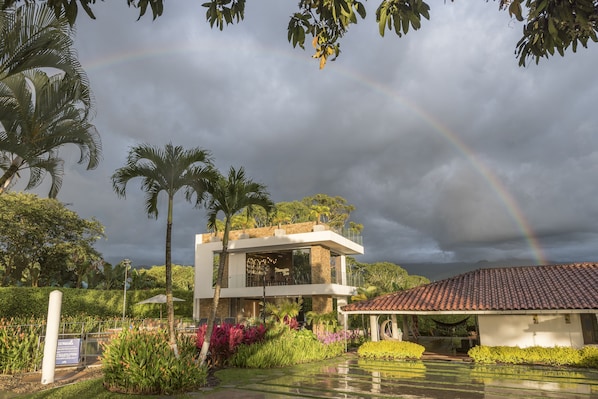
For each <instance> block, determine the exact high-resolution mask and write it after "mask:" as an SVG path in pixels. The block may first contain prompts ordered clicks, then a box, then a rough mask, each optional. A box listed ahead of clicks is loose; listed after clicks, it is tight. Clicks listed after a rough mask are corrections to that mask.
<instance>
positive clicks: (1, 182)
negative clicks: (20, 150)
mask: <svg viewBox="0 0 598 399" xmlns="http://www.w3.org/2000/svg"><path fill="white" fill-rule="evenodd" d="M22 163H23V158H21V157H15V159H13V161H12V162H11V164H10V166H9V167H8V169H6V171H5V172H4V174H3V175H2V176H0V194H2V193H3V192H4V191H6V188H7V187H8V186H10V183H11V182H12V179H13V178H14V177H15V175H16V174H17V172H18V171H19V168H20V167H21V165H22Z"/></svg>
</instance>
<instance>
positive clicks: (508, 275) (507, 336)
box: [340, 263, 598, 348]
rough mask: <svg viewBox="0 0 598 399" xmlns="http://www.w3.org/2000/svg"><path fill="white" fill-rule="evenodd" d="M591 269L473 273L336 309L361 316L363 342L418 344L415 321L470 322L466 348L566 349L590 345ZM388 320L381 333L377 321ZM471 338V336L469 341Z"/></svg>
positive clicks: (596, 275)
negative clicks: (366, 338)
mask: <svg viewBox="0 0 598 399" xmlns="http://www.w3.org/2000/svg"><path fill="white" fill-rule="evenodd" d="M597 286H598V265H597V264H595V263H576V264H565V265H551V266H522V267H505V268H492V269H478V270H475V271H471V272H468V273H464V274H460V275H458V276H455V277H451V278H448V279H445V280H440V281H437V282H433V283H430V284H426V285H423V286H420V287H416V288H412V289H410V290H406V291H397V292H394V293H391V294H387V295H383V296H379V297H377V298H374V299H370V300H366V301H361V302H355V303H351V304H348V305H345V306H342V307H341V308H340V311H341V313H342V314H344V315H351V314H355V315H368V316H369V317H370V326H371V328H370V334H371V336H370V338H371V340H372V341H378V340H379V339H381V338H388V337H390V339H400V338H401V337H400V334H399V328H400V329H401V331H402V332H403V334H404V338H405V339H406V340H407V339H408V340H414V341H417V340H418V339H419V338H420V333H419V329H418V325H417V323H416V322H414V318H415V317H417V316H423V315H429V316H438V315H461V316H463V318H465V317H467V316H473V317H475V319H476V323H475V326H476V328H475V336H472V339H471V344H470V346H472V345H475V344H481V345H487V346H519V347H528V346H546V347H553V346H570V347H575V348H580V347H583V346H584V345H590V344H597V343H598V322H597V318H596V314H597V313H598V291H597V290H596V287H597ZM383 315H385V316H388V317H390V322H386V323H384V324H383V325H382V324H381V323H380V319H379V318H380V316H383ZM472 335H473V334H472Z"/></svg>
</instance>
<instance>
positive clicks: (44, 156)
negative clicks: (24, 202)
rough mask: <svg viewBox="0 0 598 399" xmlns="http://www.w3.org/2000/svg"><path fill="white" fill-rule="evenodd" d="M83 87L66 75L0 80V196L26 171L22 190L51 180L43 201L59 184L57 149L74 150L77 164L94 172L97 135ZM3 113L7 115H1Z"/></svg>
mask: <svg viewBox="0 0 598 399" xmlns="http://www.w3.org/2000/svg"><path fill="white" fill-rule="evenodd" d="M82 90H83V88H82V85H81V82H80V81H79V80H78V79H72V78H70V77H69V75H62V74H57V75H53V76H48V74H46V73H45V72H44V71H41V70H31V71H25V72H21V73H18V74H13V75H10V76H8V77H5V78H4V79H2V81H0V122H1V123H2V127H3V128H4V130H2V131H0V169H3V170H4V173H3V174H2V175H1V176H0V194H1V193H2V192H4V191H5V190H6V189H7V188H8V187H9V186H10V184H11V182H13V180H14V178H15V177H16V176H18V174H19V172H20V171H21V170H23V169H27V168H28V169H29V182H28V184H27V187H26V189H31V188H34V187H36V186H38V185H39V184H40V183H41V181H42V179H43V177H44V176H45V174H46V173H49V174H50V176H51V178H52V184H51V187H50V192H49V197H51V198H54V197H56V195H57V194H58V190H59V189H60V186H61V184H62V175H63V166H62V165H63V160H62V159H61V158H59V156H58V150H59V149H60V148H61V147H62V146H64V145H66V144H75V145H77V146H78V147H79V150H80V158H79V163H83V162H86V163H87V169H93V168H95V167H96V166H97V165H98V163H99V161H100V157H101V142H100V136H99V134H98V133H97V131H96V129H95V127H94V125H92V124H91V123H90V122H89V120H88V110H89V107H88V106H87V105H86V104H85V101H82V98H81V92H82ZM2 110H4V111H7V110H8V111H9V112H2Z"/></svg>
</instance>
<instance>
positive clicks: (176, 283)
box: [137, 265, 195, 290]
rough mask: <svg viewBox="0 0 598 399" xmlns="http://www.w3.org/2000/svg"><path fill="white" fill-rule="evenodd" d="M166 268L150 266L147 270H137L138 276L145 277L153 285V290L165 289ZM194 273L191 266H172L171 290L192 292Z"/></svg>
mask: <svg viewBox="0 0 598 399" xmlns="http://www.w3.org/2000/svg"><path fill="white" fill-rule="evenodd" d="M165 269H166V267H165V266H164V265H162V266H152V267H151V268H149V269H137V272H138V273H139V274H140V275H145V276H147V278H148V279H150V280H152V281H153V283H154V288H166V279H165V276H166V273H165ZM194 284H195V271H194V268H193V266H181V265H172V289H174V290H193V286H194Z"/></svg>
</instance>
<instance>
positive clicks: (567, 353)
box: [467, 346, 598, 368]
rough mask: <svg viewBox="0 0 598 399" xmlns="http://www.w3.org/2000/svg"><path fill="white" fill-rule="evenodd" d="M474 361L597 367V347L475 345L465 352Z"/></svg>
mask: <svg viewBox="0 0 598 399" xmlns="http://www.w3.org/2000/svg"><path fill="white" fill-rule="evenodd" d="M467 354H468V355H469V357H471V358H472V359H473V361H474V362H476V363H482V364H495V363H504V364H546V365H551V366H577V367H590V368H598V347H591V346H588V347H585V348H582V349H575V348H570V347H563V346H555V347H551V348H546V347H541V346H532V347H528V348H519V347H517V346H476V347H474V348H471V349H470V350H469V352H468V353H467Z"/></svg>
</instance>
